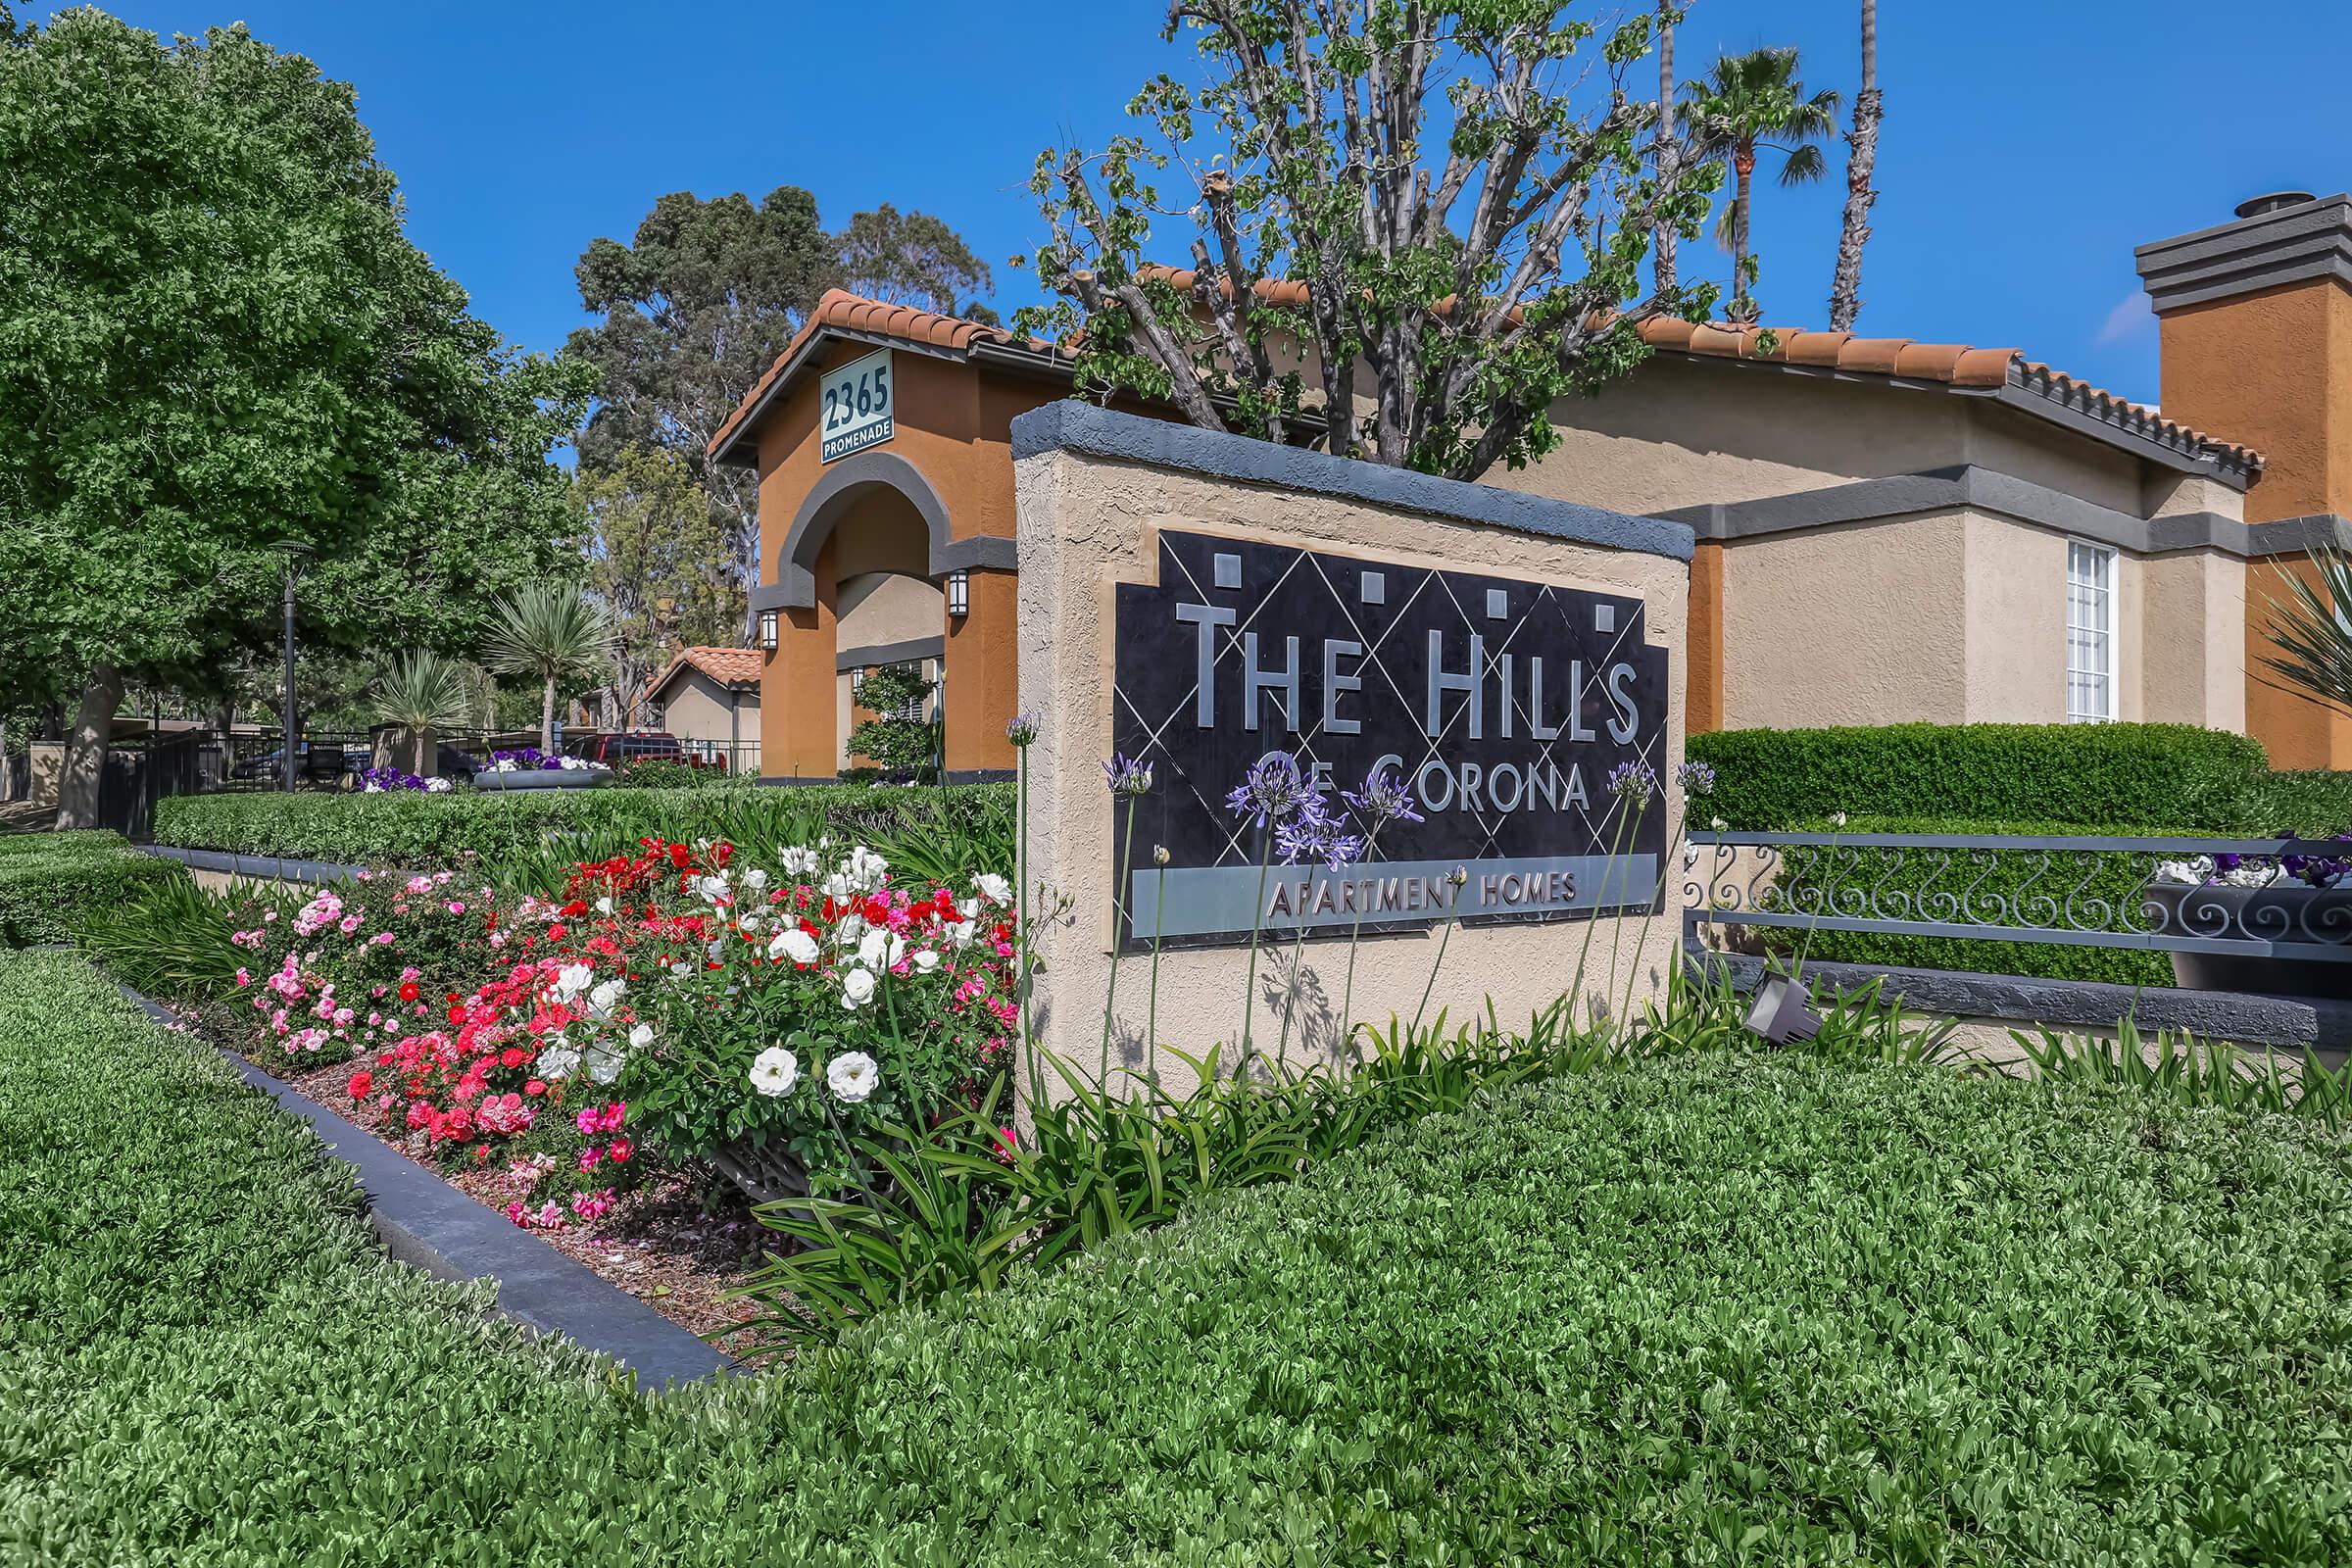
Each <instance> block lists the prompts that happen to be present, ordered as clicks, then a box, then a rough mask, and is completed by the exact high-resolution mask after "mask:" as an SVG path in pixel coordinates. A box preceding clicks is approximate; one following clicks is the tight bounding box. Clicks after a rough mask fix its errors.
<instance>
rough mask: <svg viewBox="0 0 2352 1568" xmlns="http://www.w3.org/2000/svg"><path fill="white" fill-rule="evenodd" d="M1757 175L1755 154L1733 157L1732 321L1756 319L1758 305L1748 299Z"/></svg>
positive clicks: (1739, 154)
mask: <svg viewBox="0 0 2352 1568" xmlns="http://www.w3.org/2000/svg"><path fill="white" fill-rule="evenodd" d="M1755 173H1756V155H1755V153H1754V152H1753V151H1750V150H1742V151H1740V152H1738V153H1735V154H1734V155H1733V157H1732V182H1733V184H1732V309H1731V319H1733V320H1735V321H1752V320H1754V319H1756V302H1755V301H1753V300H1751V299H1749V298H1748V297H1747V191H1748V186H1749V185H1750V184H1751V183H1753V182H1754V179H1755Z"/></svg>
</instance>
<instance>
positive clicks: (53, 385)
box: [0, 10, 593, 824]
mask: <svg viewBox="0 0 2352 1568" xmlns="http://www.w3.org/2000/svg"><path fill="white" fill-rule="evenodd" d="M592 386H593V372H592V371H590V370H589V369H587V368H585V367H582V366H578V365H573V364H568V363H561V362H547V361H541V360H535V359H524V358H518V357H516V356H515V355H514V354H512V353H511V352H510V351H508V350H507V349H506V348H505V347H504V346H503V345H502V344H501V342H500V340H499V338H498V336H497V334H496V333H495V332H494V331H493V330H492V329H491V328H490V327H488V326H487V325H485V324H484V323H482V322H481V321H479V320H476V319H473V318H472V317H471V316H470V315H468V314H467V311H466V296H465V293H464V291H463V290H461V289H460V288H459V287H458V286H457V285H456V284H455V283H453V282H452V281H450V279H448V278H447V277H445V276H443V275H442V274H441V273H440V272H438V271H437V270H434V268H433V267H432V265H431V264H430V262H429V261H428V260H427V259H426V258H425V257H424V255H423V254H422V253H421V252H419V251H418V250H417V248H416V247H415V246H414V245H413V244H411V243H410V241H409V239H408V237H407V235H406V233H405V232H404V230H403V220H402V211H401V204H400V200H399V196H398V192H397V189H396V186H395V182H394V179H393V176H392V174H391V172H390V171H388V170H387V169H385V168H384V166H383V165H382V164H380V163H379V162H377V160H376V158H375V153H374V148H373V145H372V143H371V141H370V139H369V137H368V132H367V130H366V129H365V128H364V127H363V126H362V125H361V123H360V122H359V119H358V116H357V114H356V112H355V108H354V101H353V96H352V92H351V89H350V88H349V87H348V86H346V85H343V84H341V83H337V82H331V81H327V80H324V79H322V78H321V77H320V76H319V73H318V71H317V69H316V68H315V67H314V66H313V65H312V64H311V63H310V62H309V61H307V60H305V59H303V58H301V57H300V56H295V55H286V54H280V53H278V52H276V51H275V50H272V49H270V48H269V47H268V46H266V45H264V44H262V43H260V42H258V41H256V40H255V39H254V38H253V37H252V36H251V35H250V34H248V33H247V32H246V30H245V29H244V28H243V27H241V26H236V27H225V28H218V29H215V30H213V31H211V32H209V33H207V34H206V35H205V36H204V37H203V38H202V39H200V40H199V39H180V40H178V41H176V42H174V43H172V44H170V45H166V44H164V43H161V42H160V41H159V40H158V39H157V38H156V36H155V35H154V34H152V33H149V32H144V31H141V30H139V29H136V28H133V27H130V26H128V25H124V24H123V23H122V22H119V21H117V20H115V19H113V18H111V17H108V16H105V15H104V14H102V13H100V12H97V11H94V10H75V11H68V12H65V13H63V14H61V15H59V16H58V17H57V18H56V19H55V20H54V21H53V22H52V23H51V24H50V25H49V26H47V27H45V28H31V27H26V28H23V29H18V30H13V31H11V32H10V33H9V34H8V35H7V37H6V39H5V41H0V581H6V582H7V583H8V584H9V585H10V588H11V599H12V604H11V612H10V617H9V618H10V619H11V621H12V622H13V626H12V632H11V635H10V644H9V650H8V651H9V654H10V656H11V658H12V659H27V660H30V661H32V662H35V663H36V664H37V665H38V666H39V667H42V668H44V669H47V670H49V671H50V672H51V682H52V685H53V686H59V685H63V686H67V687H69V688H77V689H78V690H79V692H80V713H79V718H78V721H77V723H76V726H75V729H74V733H73V741H72V745H71V747H70V751H69V758H68V765H67V777H66V789H65V796H64V805H63V808H62V809H61V812H60V821H61V824H72V823H76V822H81V821H86V820H87V819H88V818H89V817H90V816H91V814H92V813H93V812H94V810H95V804H96V789H97V781H98V776H99V769H100V763H101V761H102V760H103V756H104V749H105V747H106V744H107V742H108V739H109V736H110V733H111V724H112V717H113V713H114V710H115V707H116V704H117V703H118V701H119V700H120V698H121V695H122V691H123V683H124V682H125V680H126V679H128V678H131V677H134V676H135V677H137V678H140V679H143V680H148V681H153V682H169V683H172V684H178V685H182V686H185V687H187V688H189V689H190V690H193V691H200V692H205V693H208V694H218V693H219V691H220V690H221V687H222V686H223V685H224V684H225V681H224V678H223V672H224V671H226V670H228V669H229V668H231V667H232V665H233V662H234V659H235V656H237V655H238V654H239V653H240V652H243V653H248V654H254V653H259V652H261V651H263V650H265V649H266V648H267V647H268V646H269V644H270V642H271V640H272V639H273V637H274V634H275V632H276V628H277V613H276V612H277V606H278V600H279V593H280V586H281V582H282V574H283V558H282V557H281V556H279V555H278V554H276V553H275V552H274V551H273V549H272V547H273V546H276V545H280V544H294V545H299V546H302V547H304V548H306V549H308V550H309V551H311V552H312V560H313V565H312V566H311V568H310V571H309V575H308V578H307V580H306V585H305V588H304V592H303V595H302V601H301V602H302V607H303V612H302V632H303V636H304V637H305V639H306V641H310V642H314V643H316V642H319V641H323V642H325V643H326V644H328V645H330V646H335V645H339V646H343V647H348V648H363V647H370V646H372V647H376V648H384V647H393V646H452V645H457V644H462V643H464V642H466V641H468V640H470V638H471V636H472V635H473V633H474V631H475V629H476V628H477V626H478V623H479V621H480V619H481V611H482V607H483V606H484V605H485V604H486V603H487V602H488V600H489V599H490V598H491V597H492V596H493V595H495V594H496V593H497V592H499V591H500V589H501V588H502V587H504V586H507V585H509V584H512V583H514V582H516V581H520V580H522V579H524V578H527V577H529V576H531V575H533V574H535V573H537V572H539V571H541V570H543V569H545V567H546V566H547V565H548V564H550V563H552V562H554V561H555V560H557V559H558V545H557V541H558V540H559V539H560V538H561V537H562V536H563V535H564V532H565V530H566V528H567V526H568V522H569V517H568V512H567V508H566V506H565V503H564V476H563V474H562V472H561V471H560V470H559V469H557V468H555V467H554V466H552V465H551V464H550V463H549V462H548V455H549V452H550V450H551V448H552V447H553V446H554V444H555V443H556V442H558V441H560V440H561V439H563V438H564V436H565V435H566V434H568V432H569V431H570V430H571V429H573V428H575V427H576V422H577V420H578V418H579V417H581V415H582V413H583V412H584V407H585V402H586V398H587V395H588V392H589V391H590V389H591V387H592Z"/></svg>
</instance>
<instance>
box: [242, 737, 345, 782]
mask: <svg viewBox="0 0 2352 1568" xmlns="http://www.w3.org/2000/svg"><path fill="white" fill-rule="evenodd" d="M285 758H286V749H285V747H283V746H282V745H281V746H272V747H271V748H270V750H268V751H266V752H263V753H261V754H259V755H257V756H254V757H248V758H244V759H242V760H239V761H238V762H237V763H236V765H235V766H233V767H231V768H230V769H229V770H228V774H229V777H231V778H246V779H271V780H276V781H280V782H282V781H283V780H284V778H285V765H286V763H285ZM294 759H295V767H296V770H297V771H296V774H295V776H296V778H297V779H298V780H300V781H301V782H304V783H310V784H333V783H336V782H337V781H338V780H340V779H342V778H344V777H345V776H347V775H351V776H356V775H357V774H358V773H359V771H360V769H362V768H364V767H366V766H367V765H368V763H367V759H366V757H365V755H364V754H355V753H354V752H353V751H352V749H351V748H350V747H348V746H345V745H344V744H343V743H342V742H340V741H318V742H312V741H296V742H295V743H294Z"/></svg>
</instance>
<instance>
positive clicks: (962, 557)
mask: <svg viewBox="0 0 2352 1568" xmlns="http://www.w3.org/2000/svg"><path fill="white" fill-rule="evenodd" d="M876 487H880V488H882V489H886V490H896V491H897V492H898V493H899V494H901V495H903V496H905V497H906V498H907V501H909V502H910V503H912V504H913V507H914V510H915V513H916V515H919V516H920V517H921V518H922V519H923V528H924V530H925V531H926V532H927V533H928V534H929V535H930V544H929V547H928V549H927V550H926V552H925V570H926V571H927V572H928V574H929V575H930V576H932V577H935V578H936V577H944V576H946V575H947V574H948V573H949V572H951V571H1011V570H1013V569H1014V568H1015V567H1016V566H1017V565H1018V564H1019V560H1020V549H1019V546H1018V545H1016V544H1015V543H1014V542H1013V541H1012V540H1010V539H1003V538H997V537H994V536H986V535H984V536H982V537H980V538H976V539H956V538H952V537H950V529H949V524H948V508H947V503H946V502H944V501H942V500H940V498H939V492H938V491H936V490H934V489H932V488H931V481H930V480H929V479H927V478H925V477H924V476H923V470H922V469H920V468H918V467H916V466H914V465H913V464H911V463H909V462H907V460H906V459H905V458H902V457H900V456H899V455H898V454H897V453H895V452H884V451H876V452H860V453H858V455H857V456H856V457H854V458H844V459H842V460H841V461H840V462H839V463H836V464H834V465H833V466H831V467H829V468H827V469H826V470H825V473H824V476H823V477H822V478H820V479H818V480H817V481H816V483H815V484H813V485H811V486H809V493H808V494H807V495H806V496H804V497H802V498H801V506H800V510H799V511H798V512H796V513H794V514H793V517H792V526H791V527H790V528H789V529H787V530H786V531H785V534H784V546H783V548H782V549H781V550H779V551H778V552H777V553H776V577H775V581H773V582H766V583H761V584H760V586H759V587H757V588H755V589H753V590H752V610H753V612H754V613H758V612H760V611H763V610H807V609H809V608H810V607H811V606H813V605H814V604H815V603H816V572H815V569H814V568H815V565H816V553H817V552H818V551H819V550H821V549H823V548H824V544H825V540H826V538H827V537H828V536H829V535H830V534H831V533H832V532H833V524H834V523H835V522H836V521H838V520H839V519H840V517H841V515H842V514H843V513H844V512H846V511H848V510H849V508H850V507H851V506H852V505H854V504H855V503H856V502H857V500H858V497H859V496H860V495H862V494H864V493H865V492H866V491H867V490H870V489H873V488H876Z"/></svg>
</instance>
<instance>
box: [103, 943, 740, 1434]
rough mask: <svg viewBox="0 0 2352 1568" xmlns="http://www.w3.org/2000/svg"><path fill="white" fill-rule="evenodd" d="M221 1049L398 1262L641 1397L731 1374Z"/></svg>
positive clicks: (162, 1018)
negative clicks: (482, 1298)
mask: <svg viewBox="0 0 2352 1568" xmlns="http://www.w3.org/2000/svg"><path fill="white" fill-rule="evenodd" d="M121 990H122V992H123V996H125V997H127V998H129V999H130V1001H131V1002H133V1003H135V1004H136V1005H138V1006H139V1007H140V1008H141V1009H142V1010H143V1011H145V1012H146V1013H147V1015H148V1016H149V1017H151V1018H153V1019H155V1020H156V1022H158V1023H160V1024H163V1025H165V1026H167V1027H174V1026H176V1025H177V1024H178V1020H177V1019H175V1018H173V1017H172V1014H171V1013H169V1012H167V1011H166V1010H165V1009H164V1008H162V1007H160V1006H158V1005H156V1004H155V1003H153V1002H150V1001H149V1000H148V999H147V998H145V997H143V996H141V995H139V993H138V992H136V991H133V990H132V989H131V988H130V987H128V986H122V987H121ZM216 1049H219V1050H220V1051H221V1056H222V1057H223V1058H224V1059H225V1060H226V1061H227V1062H228V1064H229V1065H230V1066H231V1067H233V1068H235V1069H236V1071H237V1074H238V1076H240V1077H242V1078H243V1079H244V1080H245V1081H246V1082H247V1083H248V1084H250V1085H252V1086H253V1087H254V1088H256V1089H258V1090H260V1091H261V1092H262V1093H263V1094H266V1095H268V1096H269V1097H270V1099H271V1100H274V1101H275V1102H277V1104H278V1107H279V1108H280V1109H281V1110H284V1111H285V1112H286V1113H287V1114H289V1115H291V1116H293V1117H295V1118H296V1119H298V1120H300V1121H302V1122H304V1123H305V1124H307V1125H308V1126H309V1127H310V1129H311V1131H312V1132H314V1133H316V1134H318V1136H319V1142H320V1144H322V1145H323V1146H324V1147H325V1150H326V1152H327V1153H328V1154H329V1155H331V1156H333V1157H334V1158H336V1159H339V1160H341V1161H343V1162H344V1163H345V1164H347V1165H349V1166H351V1167H352V1168H353V1170H354V1171H356V1172H357V1173H358V1175H359V1180H360V1187H361V1189H362V1191H364V1192H365V1193H366V1194H367V1197H368V1225H369V1227H370V1228H371V1229H373V1230H374V1232H375V1234H376V1235H377V1237H378V1238H380V1239H381V1240H382V1242H383V1244H384V1250H385V1251H386V1252H387V1253H389V1254H390V1255H391V1256H392V1258H393V1259H394V1260H395V1261H397V1262H402V1263H407V1264H409V1265H411V1266H413V1267H416V1268H420V1269H422V1270H424V1272H425V1273H427V1274H430V1275H432V1276H433V1277H434V1278H435V1279H440V1280H451V1281H469V1280H481V1279H486V1280H489V1281H491V1282H493V1283H494V1284H495V1285H496V1286H497V1288H498V1310H499V1311H500V1312H502V1313H504V1314H505V1315H506V1316H508V1317H510V1318H513V1319H514V1320H515V1322H517V1323H520V1324H522V1325H523V1326H524V1327H526V1328H528V1329H530V1330H532V1331H533V1332H534V1333H538V1334H553V1335H560V1336H562V1337H563V1338H564V1339H567V1340H569V1341H571V1342H572V1343H573V1344H575V1345H577V1346H579V1347H580V1348H583V1349H587V1350H592V1351H596V1352H598V1353H601V1354H604V1355H609V1356H611V1357H613V1359H614V1360H615V1361H618V1362H620V1363H621V1364H622V1365H623V1366H625V1367H627V1368H628V1369H629V1370H630V1371H631V1372H632V1373H633V1374H634V1375H635V1377H636V1380H637V1388H638V1390H639V1392H641V1393H653V1392H656V1391H659V1390H661V1389H662V1388H663V1387H665V1386H668V1385H672V1384H678V1383H691V1382H696V1381H699V1380H701V1379H704V1378H710V1377H715V1376H718V1375H720V1374H722V1373H726V1372H729V1371H731V1370H733V1368H734V1366H735V1362H734V1361H733V1360H732V1359H730V1358H729V1357H727V1356H726V1355H723V1354H721V1353H720V1352H719V1351H717V1350H715V1349H713V1348H711V1347H710V1346H709V1345H706V1344H705V1343H704V1342H703V1341H702V1340H700V1339H698V1338H696V1337H695V1336H694V1335H692V1334H690V1333H688V1332H687V1331H686V1330H684V1329H682V1328H680V1327H678V1325H676V1324H675V1323H672V1322H671V1321H670V1320H669V1319H667V1318H665V1317H663V1316H662V1314H661V1313H659V1312H657V1311H655V1310H654V1309H653V1308H652V1307H650V1306H648V1305H646V1304H645V1303H644V1302H643V1301H640V1300H638V1299H636V1298H635V1297H633V1296H631V1295H629V1294H628V1293H627V1292H625V1291H622V1290H618V1289H616V1288H615V1287H613V1286H612V1285H609V1284H607V1283H606V1282H605V1281H604V1280H602V1279H600V1278H599V1277H598V1276H597V1275H596V1273H595V1272H594V1271H593V1270H591V1269H589V1268H588V1267H586V1266H585V1265H583V1264H580V1263H576V1262H574V1261H573V1260H572V1259H570V1258H568V1257H566V1256H564V1254H563V1253H562V1252H559V1251H557V1250H555V1249H554V1248H552V1247H550V1246H548V1245H547V1244H546V1243H545V1242H542V1241H540V1240H539V1239H538V1238H537V1237H535V1236H532V1235H531V1234H530V1233H529V1232H528V1231H525V1230H523V1229H521V1228H520V1227H519V1226H517V1225H515V1223H514V1222H513V1221H512V1220H510V1219H508V1218H507V1217H506V1216H505V1215H504V1214H501V1213H499V1212H498V1211H497V1210H495V1209H492V1208H489V1207H487V1206H485V1205H484V1204H482V1203H479V1202H476V1201H474V1200H472V1199H471V1198H468V1197H466V1195H465V1194H464V1193H462V1192H459V1191H458V1190H457V1189H456V1188H454V1187H452V1186H450V1185H449V1184H448V1183H447V1182H445V1181H443V1180H441V1178H440V1177H438V1176H436V1175H434V1174H433V1173H432V1172H431V1171H428V1170H426V1169H425V1168H424V1167H423V1166H421V1165H418V1164H417V1163H416V1162H415V1161H413V1160H411V1159H408V1158H407V1157H405V1156H404V1155H402V1154H400V1153H399V1152H396V1151H394V1150H393V1149H391V1148H390V1147H389V1146H387V1145H386V1144H384V1143H383V1142H382V1141H381V1140H380V1139H378V1138H376V1137H375V1136H374V1135H373V1134H371V1133H369V1132H368V1131H367V1130H366V1129H364V1128H362V1127H360V1126H358V1125H357V1124H355V1123H353V1122H351V1121H348V1120H346V1119H345V1118H343V1117H342V1116H339V1115H337V1114H336V1113H335V1112H333V1111H331V1110H329V1109H327V1108H326V1107H325V1106H324V1105H321V1104H319V1103H318V1102H317V1101H315V1100H312V1099H311V1098H310V1097H309V1096H307V1095H304V1094H301V1093H299V1092H298V1091H296V1090H295V1089H294V1087H293V1086H292V1085H290V1084H287V1083H284V1082H281V1081H280V1080H278V1079H275V1078H272V1077H270V1075H269V1074H268V1073H266V1072H264V1071H262V1069H261V1068H259V1067H257V1066H255V1065H254V1064H253V1063H252V1062H250V1061H247V1060H246V1059H245V1058H244V1057H243V1056H240V1055H238V1054H236V1053H235V1052H233V1051H229V1050H227V1049H225V1048H216Z"/></svg>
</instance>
